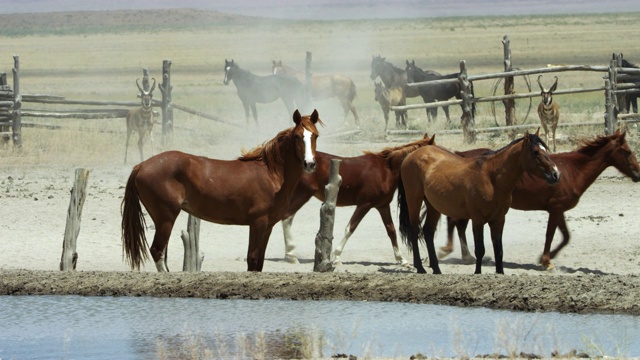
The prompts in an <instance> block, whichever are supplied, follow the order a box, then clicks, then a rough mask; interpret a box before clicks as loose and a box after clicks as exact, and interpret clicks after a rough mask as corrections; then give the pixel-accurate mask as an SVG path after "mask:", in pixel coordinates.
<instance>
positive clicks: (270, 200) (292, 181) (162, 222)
mask: <svg viewBox="0 0 640 360" xmlns="http://www.w3.org/2000/svg"><path fill="white" fill-rule="evenodd" d="M293 122H294V123H295V126H294V127H292V128H289V129H287V130H283V131H280V132H279V133H278V135H276V137H274V138H273V139H271V140H269V141H267V142H265V143H264V144H263V145H262V146H259V147H257V148H255V149H253V150H252V151H249V152H246V153H244V154H243V156H242V157H240V158H238V159H237V160H230V161H227V160H217V159H208V158H205V157H202V156H195V155H190V154H185V153H182V152H178V151H167V152H164V153H161V154H158V155H156V156H154V157H152V158H149V159H148V160H146V161H144V162H142V163H140V164H138V165H136V166H135V167H134V168H133V171H132V172H131V175H130V176H129V180H128V181H127V186H126V189H125V195H124V199H123V200H122V206H123V211H122V245H123V253H124V255H125V257H126V258H127V260H128V262H129V263H130V265H131V268H132V269H140V265H142V263H143V262H144V260H146V259H147V258H148V255H147V241H146V237H145V220H144V216H143V213H142V208H141V206H140V203H142V204H143V205H144V207H145V208H146V209H147V212H148V213H149V216H150V217H151V219H152V220H153V223H154V224H155V228H156V232H155V235H154V237H153V244H152V245H151V248H150V249H149V250H150V252H151V256H152V257H153V261H154V262H155V263H156V267H157V269H158V271H166V270H167V269H166V268H165V265H164V262H163V253H164V251H165V249H166V247H167V244H168V242H169V236H170V235H171V229H172V228H173V224H174V222H175V220H176V218H177V217H178V214H179V213H180V210H184V211H186V212H188V213H189V214H191V215H193V216H196V217H198V218H200V219H202V220H206V221H211V222H214V223H218V224H226V225H249V249H248V251H247V269H248V270H249V271H262V266H263V264H264V254H265V250H266V248H267V243H268V241H269V236H270V235H271V230H272V229H273V225H275V224H276V223H277V222H278V221H280V220H282V219H283V218H284V215H285V212H286V209H287V205H288V204H289V201H290V199H291V195H292V193H293V190H294V189H295V186H296V184H297V183H298V180H299V179H300V176H301V175H302V173H303V171H304V172H312V171H313V170H314V169H315V167H316V162H315V155H316V140H317V138H318V130H317V128H316V123H318V122H320V124H322V121H321V120H320V119H319V117H318V112H317V111H315V110H314V111H313V113H312V114H311V116H304V117H303V116H300V113H299V112H298V111H297V110H296V111H295V112H294V114H293Z"/></svg>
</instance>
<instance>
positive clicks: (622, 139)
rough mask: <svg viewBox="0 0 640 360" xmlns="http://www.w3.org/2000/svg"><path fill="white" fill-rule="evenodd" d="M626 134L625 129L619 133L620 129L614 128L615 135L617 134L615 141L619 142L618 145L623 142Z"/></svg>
mask: <svg viewBox="0 0 640 360" xmlns="http://www.w3.org/2000/svg"><path fill="white" fill-rule="evenodd" d="M626 135H627V132H626V131H623V132H622V133H621V132H620V129H618V130H616V136H617V139H616V141H618V144H620V145H622V144H624V138H625V136H626Z"/></svg>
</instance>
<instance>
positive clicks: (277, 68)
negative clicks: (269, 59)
mask: <svg viewBox="0 0 640 360" xmlns="http://www.w3.org/2000/svg"><path fill="white" fill-rule="evenodd" d="M271 73H272V74H273V75H278V74H280V73H282V60H278V62H276V61H275V60H273V65H272V66H271Z"/></svg>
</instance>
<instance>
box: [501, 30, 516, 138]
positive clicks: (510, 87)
mask: <svg viewBox="0 0 640 360" xmlns="http://www.w3.org/2000/svg"><path fill="white" fill-rule="evenodd" d="M510 44H511V41H510V40H509V35H505V36H504V37H503V38H502V46H503V49H504V71H505V72H511V71H513V64H512V63H511V46H510ZM504 94H505V95H511V94H515V90H514V78H513V76H508V77H506V78H504ZM502 104H504V117H505V123H506V125H507V126H511V125H515V124H516V101H515V100H514V99H504V100H502ZM515 137H516V131H515V130H510V131H509V138H510V139H514V138H515Z"/></svg>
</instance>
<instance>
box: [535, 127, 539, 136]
mask: <svg viewBox="0 0 640 360" xmlns="http://www.w3.org/2000/svg"><path fill="white" fill-rule="evenodd" d="M536 136H540V126H538V130H536Z"/></svg>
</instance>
